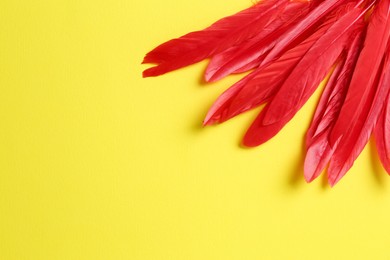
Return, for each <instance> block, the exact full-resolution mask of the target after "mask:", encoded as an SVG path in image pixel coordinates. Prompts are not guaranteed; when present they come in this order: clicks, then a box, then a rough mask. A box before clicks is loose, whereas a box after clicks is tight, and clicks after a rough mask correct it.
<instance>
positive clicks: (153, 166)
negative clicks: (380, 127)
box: [0, 0, 390, 260]
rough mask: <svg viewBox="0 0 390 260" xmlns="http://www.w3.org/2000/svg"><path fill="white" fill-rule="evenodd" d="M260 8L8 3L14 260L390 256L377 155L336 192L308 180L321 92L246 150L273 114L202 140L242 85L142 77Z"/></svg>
mask: <svg viewBox="0 0 390 260" xmlns="http://www.w3.org/2000/svg"><path fill="white" fill-rule="evenodd" d="M250 4H251V1H250V0H246V1H245V0H234V1H223V0H214V1H209V0H199V1H191V2H189V1H177V0H148V1H135V0H123V1H119V0H112V1H101V0H99V1H97V0H78V1H73V0H72V1H71V0H63V1H60V0H57V1H49V0H47V1H43V0H41V1H39V0H35V1H16V0H2V1H0V88H1V91H0V92H1V93H0V119H1V123H0V124H1V126H0V171H1V172H0V259H4V260H9V259H114V260H117V259H131V260H146V259H151V260H159V259H173V260H184V259H186V260H187V259H194V260H208V259H213V260H215V259H223V260H228V259H236V260H243V259H389V257H390V253H389V237H390V226H389V217H390V216H389V215H390V203H389V202H390V178H389V177H388V176H387V175H386V173H385V172H384V171H383V170H382V169H381V167H380V166H379V163H378V159H377V156H376V153H375V149H374V147H373V146H372V145H370V146H369V147H368V149H366V150H365V151H364V152H363V154H362V155H361V156H360V157H359V160H358V161H357V162H356V164H355V166H354V167H353V169H352V170H350V172H349V173H348V174H347V176H346V177H345V178H344V179H343V180H342V181H341V182H340V183H339V184H337V185H336V187H335V188H333V189H330V188H328V187H327V186H326V185H325V184H324V179H323V178H320V179H319V180H317V181H315V182H314V183H312V184H306V183H305V182H304V180H303V176H302V160H303V154H304V151H303V136H304V133H305V129H306V128H307V127H308V124H309V122H310V115H311V113H312V111H313V108H314V104H315V102H316V97H318V94H319V92H317V93H316V97H314V98H313V99H311V100H310V102H309V103H308V104H307V105H306V106H305V107H304V109H303V110H302V111H301V112H299V114H298V115H297V116H296V117H295V118H294V120H293V121H292V122H291V123H290V124H288V126H287V127H286V128H285V129H284V130H283V131H282V132H281V133H280V134H279V135H278V136H277V137H276V138H274V139H273V140H272V141H270V142H268V143H267V144H265V145H263V146H261V147H258V148H254V149H244V148H241V147H240V146H239V140H240V139H241V137H242V135H243V133H244V130H245V128H246V127H247V126H248V125H249V123H250V122H251V120H252V119H253V118H254V117H255V115H256V112H257V111H254V112H251V113H247V114H245V115H243V116H240V117H238V118H236V119H234V120H231V121H229V122H227V123H226V124H224V125H220V126H217V127H207V128H202V127H201V121H202V118H203V117H204V115H205V113H206V111H207V108H208V107H209V106H210V105H211V104H212V102H213V100H214V99H215V98H216V97H217V96H218V95H219V93H221V92H222V91H223V90H224V89H225V88H226V87H228V86H229V84H231V83H233V82H234V81H236V80H237V79H238V77H231V78H228V79H225V80H223V81H221V82H218V83H215V84H211V85H204V84H201V83H199V82H200V80H199V79H200V75H201V73H202V71H203V70H204V68H205V65H206V63H200V64H197V65H194V66H191V67H189V68H185V69H182V70H180V71H177V72H174V73H170V74H168V75H165V76H163V77H159V78H150V79H142V78H141V76H140V75H141V71H142V70H143V69H145V68H146V66H141V65H140V62H141V60H142V57H143V55H144V54H145V53H146V52H147V51H148V50H150V49H151V48H152V47H154V46H155V45H157V44H158V43H161V42H162V41H164V40H168V39H170V38H172V37H176V36H179V35H181V34H184V33H186V32H188V31H191V30H195V29H200V28H203V27H205V26H206V25H208V24H210V23H211V22H213V21H215V20H216V19H217V18H220V17H222V16H225V15H228V14H231V13H234V12H236V11H238V10H241V9H243V8H245V7H247V6H249V5H250Z"/></svg>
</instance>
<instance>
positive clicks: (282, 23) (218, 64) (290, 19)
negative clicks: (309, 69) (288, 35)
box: [205, 2, 311, 81]
mask: <svg viewBox="0 0 390 260" xmlns="http://www.w3.org/2000/svg"><path fill="white" fill-rule="evenodd" d="M310 7H311V4H309V3H308V2H289V3H288V4H287V5H285V6H282V7H280V9H279V10H275V13H273V18H272V19H270V21H269V23H267V24H265V25H264V27H263V28H261V30H259V33H258V35H256V36H255V37H253V38H252V39H250V40H248V41H246V42H243V43H242V44H240V45H236V46H233V47H231V48H230V49H228V50H226V51H225V52H222V53H220V54H218V55H215V56H214V57H213V58H212V59H211V61H210V63H209V66H208V67H207V70H206V73H205V79H206V81H216V80H219V79H221V78H223V77H225V76H227V75H229V74H231V73H233V72H234V71H237V70H239V71H242V70H243V68H245V67H248V68H249V69H252V68H253V66H256V67H257V66H258V65H259V64H260V63H261V61H262V60H263V58H264V57H265V55H266V54H267V53H268V51H269V50H270V49H272V47H273V46H274V45H275V44H276V43H277V41H278V40H279V38H280V37H281V36H283V35H284V33H285V32H286V31H287V30H288V29H289V28H290V27H291V25H293V24H295V23H296V22H297V21H298V19H299V18H301V17H302V16H304V15H306V14H307V12H308V11H309V10H310ZM250 64H252V65H250Z"/></svg>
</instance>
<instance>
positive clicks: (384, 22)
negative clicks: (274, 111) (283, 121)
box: [328, 0, 390, 185]
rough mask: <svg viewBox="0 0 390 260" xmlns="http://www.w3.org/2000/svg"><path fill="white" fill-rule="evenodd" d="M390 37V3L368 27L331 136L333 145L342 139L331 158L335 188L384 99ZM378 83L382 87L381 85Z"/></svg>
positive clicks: (387, 0)
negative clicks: (386, 56) (386, 55)
mask: <svg viewBox="0 0 390 260" xmlns="http://www.w3.org/2000/svg"><path fill="white" fill-rule="evenodd" d="M389 36H390V0H381V1H380V2H379V3H378V5H377V6H376V8H375V10H374V12H373V14H372V16H371V21H370V23H369V25H368V28H367V37H366V40H365V43H364V48H363V50H362V52H361V55H360V57H359V60H358V63H357V65H356V70H355V72H354V75H353V78H352V81H351V85H350V88H349V90H348V94H347V97H346V100H345V102H344V104H343V107H342V109H341V112H340V115H339V117H338V119H337V121H336V124H335V126H334V128H333V130H332V133H331V135H330V142H331V144H332V145H333V144H334V143H335V142H337V141H338V140H339V139H340V144H339V145H338V146H337V148H336V150H335V153H334V155H333V157H332V159H331V162H330V165H329V170H328V178H329V183H330V184H331V185H334V184H335V183H337V182H338V181H339V180H340V179H341V177H343V176H344V175H345V173H346V172H347V170H349V169H350V168H351V167H352V165H353V163H354V161H355V159H356V158H357V156H358V155H359V154H360V153H361V151H362V150H363V148H364V146H365V145H366V143H367V142H368V140H369V137H370V135H371V133H372V129H373V127H374V125H375V123H376V121H377V119H378V116H379V113H380V111H381V109H382V106H383V102H384V100H385V97H386V94H387V89H388V88H389V85H390V82H388V76H387V75H388V74H387V73H383V74H382V67H383V66H384V68H388V64H387V63H388V59H386V62H385V64H384V54H385V53H386V48H387V45H388V42H389ZM378 83H379V85H378Z"/></svg>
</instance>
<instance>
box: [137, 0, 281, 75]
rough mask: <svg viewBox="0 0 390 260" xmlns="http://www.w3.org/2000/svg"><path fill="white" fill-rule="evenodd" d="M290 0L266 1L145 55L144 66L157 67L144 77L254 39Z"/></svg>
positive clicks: (199, 59) (197, 60)
mask: <svg viewBox="0 0 390 260" xmlns="http://www.w3.org/2000/svg"><path fill="white" fill-rule="evenodd" d="M287 2H288V1H287V0H265V1H263V2H259V3H257V4H255V5H253V6H252V7H250V8H248V9H245V10H244V11H241V12H239V13H237V14H235V15H232V16H228V17H225V18H223V19H221V20H219V21H217V22H216V23H214V24H213V25H211V26H210V27H208V28H206V29H204V30H201V31H196V32H191V33H189V34H186V35H184V36H182V37H180V38H178V39H173V40H170V41H168V42H165V43H163V44H161V45H159V46H158V47H156V48H155V49H154V50H152V51H151V52H149V53H148V54H146V56H145V58H144V61H143V63H156V64H157V66H155V67H152V68H149V69H146V70H145V71H144V73H143V76H144V77H151V76H158V75H161V74H164V73H167V72H169V71H172V70H176V69H179V68H181V67H184V66H187V65H190V64H193V63H196V62H199V61H201V60H203V59H205V58H207V57H209V56H211V55H212V54H215V53H218V52H221V51H224V50H226V49H227V48H229V47H230V46H233V45H236V44H240V43H241V42H242V41H245V40H247V39H250V38H252V37H254V36H255V35H256V34H257V33H258V32H259V31H260V30H261V28H262V27H263V26H264V25H265V24H267V23H268V20H269V19H271V17H272V16H273V15H274V14H275V13H277V11H278V9H279V8H280V6H282V5H285V4H286V3H287Z"/></svg>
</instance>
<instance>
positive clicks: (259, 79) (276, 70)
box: [204, 16, 338, 125]
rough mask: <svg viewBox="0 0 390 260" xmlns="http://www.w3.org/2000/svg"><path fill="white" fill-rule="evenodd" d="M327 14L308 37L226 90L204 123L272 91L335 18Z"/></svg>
mask: <svg viewBox="0 0 390 260" xmlns="http://www.w3.org/2000/svg"><path fill="white" fill-rule="evenodd" d="M337 18H338V17H337V16H331V17H330V18H329V19H327V20H326V21H325V22H324V24H322V25H321V26H320V27H319V28H318V29H317V30H316V31H315V32H314V33H313V34H312V35H311V36H310V37H309V38H307V39H306V40H304V41H303V42H302V43H301V44H299V45H298V46H296V47H295V48H292V49H291V50H289V51H287V52H286V53H285V54H284V55H283V56H282V57H280V58H279V59H278V60H276V61H275V62H273V63H271V64H270V65H268V66H265V67H261V68H258V69H257V70H255V71H254V72H252V73H251V74H249V75H247V76H246V77H244V78H243V79H242V80H240V81H239V82H237V83H236V84H234V85H233V86H232V87H230V88H229V89H228V90H226V91H225V92H224V93H223V94H222V95H221V96H220V97H219V98H218V99H217V100H216V101H215V103H214V104H213V106H212V107H211V108H210V110H209V112H208V114H207V116H206V119H205V120H204V124H205V125H211V124H214V123H222V122H224V121H226V120H228V119H230V118H232V117H234V116H236V115H238V114H241V113H243V112H245V111H247V110H250V109H252V108H255V107H257V106H259V105H261V104H263V103H265V102H267V101H269V99H270V98H271V97H272V96H273V95H274V94H275V92H276V91H277V90H278V89H279V87H280V86H281V84H282V83H283V82H284V80H285V79H286V78H287V76H288V75H289V74H290V73H291V71H292V69H293V68H294V67H295V66H296V65H297V64H298V62H299V61H300V60H301V59H302V57H304V55H305V54H306V53H307V52H308V50H309V49H310V48H311V47H312V46H313V44H314V43H315V42H316V41H317V40H318V39H319V38H320V37H321V36H323V35H324V33H325V32H326V31H327V30H328V29H329V28H330V26H332V25H333V24H334V23H335V22H336V21H337Z"/></svg>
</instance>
